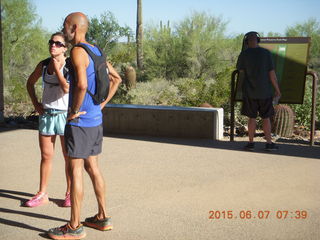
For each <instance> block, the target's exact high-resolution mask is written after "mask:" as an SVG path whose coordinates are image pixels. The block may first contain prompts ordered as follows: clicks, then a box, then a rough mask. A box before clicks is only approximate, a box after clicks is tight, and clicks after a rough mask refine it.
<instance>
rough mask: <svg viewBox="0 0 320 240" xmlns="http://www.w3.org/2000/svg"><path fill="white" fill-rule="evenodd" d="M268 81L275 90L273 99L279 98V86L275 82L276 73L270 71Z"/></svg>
mask: <svg viewBox="0 0 320 240" xmlns="http://www.w3.org/2000/svg"><path fill="white" fill-rule="evenodd" d="M269 79H270V81H271V83H272V86H273V88H274V90H275V97H281V92H280V88H279V85H278V80H277V75H276V72H275V71H274V70H271V71H270V72H269Z"/></svg>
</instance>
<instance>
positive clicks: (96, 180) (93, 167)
mask: <svg viewBox="0 0 320 240" xmlns="http://www.w3.org/2000/svg"><path fill="white" fill-rule="evenodd" d="M84 167H85V169H86V171H87V172H88V174H89V176H90V178H91V181H92V184H93V188H94V191H95V194H96V198H97V201H98V215H97V217H98V219H105V218H106V217H107V213H106V196H105V193H106V190H105V181H104V179H103V176H102V174H101V171H100V169H99V166H98V157H97V156H90V157H89V158H87V159H86V160H85V163H84Z"/></svg>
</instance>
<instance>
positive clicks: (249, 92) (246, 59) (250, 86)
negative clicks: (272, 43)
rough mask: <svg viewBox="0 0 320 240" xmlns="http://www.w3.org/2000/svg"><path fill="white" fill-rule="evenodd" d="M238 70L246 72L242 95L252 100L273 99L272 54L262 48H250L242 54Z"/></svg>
mask: <svg viewBox="0 0 320 240" xmlns="http://www.w3.org/2000/svg"><path fill="white" fill-rule="evenodd" d="M237 69H238V70H239V71H240V70H243V71H244V73H245V74H244V79H243V85H242V93H243V96H244V97H248V98H252V99H266V98H269V97H272V84H271V81H270V78H269V72H270V71H271V70H273V69H274V66H273V62H272V57H271V53H270V52H269V51H268V50H267V49H265V48H261V47H257V48H248V49H246V50H244V51H243V52H241V53H240V55H239V58H238V62H237Z"/></svg>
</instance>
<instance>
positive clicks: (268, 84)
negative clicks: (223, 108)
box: [237, 32, 281, 151]
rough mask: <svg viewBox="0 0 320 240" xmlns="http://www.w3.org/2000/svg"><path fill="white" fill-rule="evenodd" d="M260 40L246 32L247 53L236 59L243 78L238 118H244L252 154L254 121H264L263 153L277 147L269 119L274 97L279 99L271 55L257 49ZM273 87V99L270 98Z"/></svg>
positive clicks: (266, 51)
mask: <svg viewBox="0 0 320 240" xmlns="http://www.w3.org/2000/svg"><path fill="white" fill-rule="evenodd" d="M259 42H260V37H259V34H258V33H257V32H248V33H247V34H246V35H245V37H244V44H245V46H246V47H247V49H245V50H243V51H242V52H241V53H240V55H239V58H238V62H237V69H238V70H239V72H240V75H242V77H243V85H242V93H243V105H242V110H241V114H243V115H245V116H247V117H248V118H249V120H248V134H249V143H248V144H247V145H246V146H245V149H247V150H251V151H252V150H254V142H253V138H254V134H255V131H256V118H257V116H258V113H259V116H260V117H261V118H262V120H263V131H264V135H265V138H266V140H267V144H266V148H265V149H266V150H268V151H272V150H277V149H278V147H277V146H276V145H275V144H274V143H273V142H272V141H271V123H270V117H271V116H273V114H274V109H273V105H272V100H273V97H274V98H277V99H279V98H280V96H281V93H280V89H279V86H278V82H277V77H276V73H275V71H274V66H273V62H272V58H271V53H270V52H269V51H268V50H267V49H264V48H261V47H259V45H258V43H259ZM272 87H273V88H274V90H275V95H274V96H272V95H273V94H272Z"/></svg>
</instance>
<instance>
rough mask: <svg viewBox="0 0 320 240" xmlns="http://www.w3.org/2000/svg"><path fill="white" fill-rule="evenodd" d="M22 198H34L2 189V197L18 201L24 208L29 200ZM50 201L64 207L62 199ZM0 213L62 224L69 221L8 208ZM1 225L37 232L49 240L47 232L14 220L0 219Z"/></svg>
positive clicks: (0, 191) (0, 194) (1, 209)
mask: <svg viewBox="0 0 320 240" xmlns="http://www.w3.org/2000/svg"><path fill="white" fill-rule="evenodd" d="M14 195H19V196H14ZM20 196H25V197H28V198H30V197H32V196H33V194H30V193H25V192H19V191H12V190H5V189H0V197H3V198H10V199H14V200H18V201H20V206H21V207H24V206H25V202H26V201H27V200H28V199H26V198H24V197H20ZM49 200H50V201H53V202H54V203H55V204H57V205H58V206H62V203H63V200H61V199H49ZM0 213H10V214H19V215H24V216H28V217H34V218H38V219H46V220H53V221H61V222H67V221H68V220H66V219H62V218H56V217H52V216H47V215H44V214H39V213H31V212H24V211H18V210H12V209H7V208H0ZM0 224H4V225H8V226H13V227H19V228H25V229H28V230H32V231H37V232H40V233H39V235H40V236H41V237H43V238H47V239H49V237H48V236H47V230H44V229H41V228H37V227H34V226H30V225H28V224H25V223H22V222H17V221H12V220H8V219H4V218H0Z"/></svg>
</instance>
